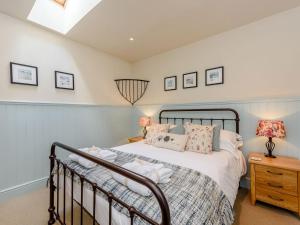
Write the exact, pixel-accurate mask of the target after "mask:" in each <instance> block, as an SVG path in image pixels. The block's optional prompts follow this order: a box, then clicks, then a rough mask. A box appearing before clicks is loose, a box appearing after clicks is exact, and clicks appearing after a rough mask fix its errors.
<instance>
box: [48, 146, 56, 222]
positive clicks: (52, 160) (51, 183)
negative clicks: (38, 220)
mask: <svg viewBox="0 0 300 225" xmlns="http://www.w3.org/2000/svg"><path fill="white" fill-rule="evenodd" d="M49 159H50V176H49V187H50V201H49V208H48V212H49V220H48V225H52V224H54V223H55V222H56V218H55V215H54V211H55V206H54V191H55V186H54V181H53V176H54V175H53V173H52V171H53V169H54V165H55V159H56V155H55V144H53V145H52V146H51V154H50V156H49Z"/></svg>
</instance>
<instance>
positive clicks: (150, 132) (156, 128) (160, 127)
mask: <svg viewBox="0 0 300 225" xmlns="http://www.w3.org/2000/svg"><path fill="white" fill-rule="evenodd" d="M174 127H176V125H172V124H168V123H167V124H159V123H154V124H151V126H148V127H147V128H146V129H147V135H146V140H145V144H150V145H151V144H152V142H153V140H152V139H153V138H155V137H156V135H157V134H159V133H168V132H169V130H170V129H173V128H174Z"/></svg>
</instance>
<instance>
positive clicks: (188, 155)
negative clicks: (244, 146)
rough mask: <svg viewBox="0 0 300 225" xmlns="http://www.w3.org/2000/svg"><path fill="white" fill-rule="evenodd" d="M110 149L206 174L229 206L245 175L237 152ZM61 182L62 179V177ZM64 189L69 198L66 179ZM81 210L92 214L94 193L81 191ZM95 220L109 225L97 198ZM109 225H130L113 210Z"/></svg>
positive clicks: (76, 188)
mask: <svg viewBox="0 0 300 225" xmlns="http://www.w3.org/2000/svg"><path fill="white" fill-rule="evenodd" d="M113 149H115V150H118V151H122V152H127V153H134V154H137V155H142V156H146V157H149V158H153V159H157V160H160V161H164V162H168V163H172V164H175V165H179V166H182V167H187V168H190V169H193V170H196V171H199V172H201V173H203V174H206V175H208V176H209V177H211V178H212V179H213V180H214V181H216V182H217V183H218V184H219V186H220V188H221V189H222V191H223V192H224V194H225V195H226V196H227V197H228V199H229V201H230V203H231V205H232V206H233V205H234V202H235V198H236V194H237V191H238V187H239V181H240V177H241V176H242V175H243V174H245V173H246V169H245V168H246V163H245V159H244V157H243V154H242V152H241V151H239V150H236V151H234V152H229V151H225V150H221V151H219V152H213V153H212V154H209V155H205V154H199V153H195V152H177V151H173V150H169V149H164V148H157V147H154V146H152V145H147V144H144V142H143V141H140V142H136V143H132V144H126V145H121V146H118V147H114V148H113ZM60 178H61V179H62V176H61V177H60ZM61 183H62V182H61ZM66 188H67V190H68V193H69V194H70V190H71V183H70V179H69V178H67V182H66ZM74 199H75V200H77V201H78V202H80V185H79V184H77V183H74ZM83 206H84V208H85V209H86V210H87V211H88V212H89V213H92V212H93V211H92V210H93V192H92V191H91V190H89V189H87V188H84V203H83ZM96 220H97V221H98V223H100V224H101V225H108V203H107V201H106V200H105V199H104V198H102V197H100V196H98V195H97V196H96ZM112 224H113V225H129V224H130V220H129V219H128V218H127V216H125V215H124V214H121V213H120V212H118V211H117V210H115V209H114V208H112Z"/></svg>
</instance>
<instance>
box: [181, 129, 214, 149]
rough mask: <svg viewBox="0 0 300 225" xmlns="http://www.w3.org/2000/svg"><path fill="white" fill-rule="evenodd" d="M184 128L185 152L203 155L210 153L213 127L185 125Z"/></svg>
mask: <svg viewBox="0 0 300 225" xmlns="http://www.w3.org/2000/svg"><path fill="white" fill-rule="evenodd" d="M184 128H185V134H186V135H187V136H188V140H187V143H186V147H185V150H187V151H192V152H199V153H204V154H209V153H211V152H212V149H213V148H212V143H213V129H214V127H213V126H203V125H199V124H191V123H186V124H185V125H184Z"/></svg>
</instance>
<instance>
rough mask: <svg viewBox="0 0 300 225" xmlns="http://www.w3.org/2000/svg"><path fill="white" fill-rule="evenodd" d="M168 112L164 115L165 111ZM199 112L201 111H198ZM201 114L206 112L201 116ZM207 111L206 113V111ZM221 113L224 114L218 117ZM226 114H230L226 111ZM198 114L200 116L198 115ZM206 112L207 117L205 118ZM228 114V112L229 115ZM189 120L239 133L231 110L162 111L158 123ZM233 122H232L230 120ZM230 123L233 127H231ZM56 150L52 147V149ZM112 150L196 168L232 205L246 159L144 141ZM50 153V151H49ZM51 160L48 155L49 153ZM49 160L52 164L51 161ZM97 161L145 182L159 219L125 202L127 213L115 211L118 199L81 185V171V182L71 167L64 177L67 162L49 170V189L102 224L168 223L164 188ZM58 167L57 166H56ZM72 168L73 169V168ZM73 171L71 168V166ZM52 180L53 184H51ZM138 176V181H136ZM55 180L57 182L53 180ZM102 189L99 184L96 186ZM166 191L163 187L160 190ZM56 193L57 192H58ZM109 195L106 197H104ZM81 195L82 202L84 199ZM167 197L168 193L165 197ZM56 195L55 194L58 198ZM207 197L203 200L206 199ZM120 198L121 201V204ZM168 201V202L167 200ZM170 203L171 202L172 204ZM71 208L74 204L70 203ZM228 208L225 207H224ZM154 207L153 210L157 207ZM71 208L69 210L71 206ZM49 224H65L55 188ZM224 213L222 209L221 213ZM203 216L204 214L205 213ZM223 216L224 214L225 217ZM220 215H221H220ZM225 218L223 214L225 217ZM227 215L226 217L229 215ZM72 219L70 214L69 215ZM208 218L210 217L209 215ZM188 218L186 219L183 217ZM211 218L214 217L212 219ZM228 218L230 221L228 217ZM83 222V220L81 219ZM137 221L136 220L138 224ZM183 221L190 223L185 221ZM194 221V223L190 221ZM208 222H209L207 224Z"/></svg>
mask: <svg viewBox="0 0 300 225" xmlns="http://www.w3.org/2000/svg"><path fill="white" fill-rule="evenodd" d="M232 112H233V115H234V117H233V118H232V115H231V114H230V113H232ZM164 113H165V114H168V115H167V116H165V114H164ZM183 113H184V114H185V115H186V114H188V113H191V114H189V116H188V117H187V116H183ZM201 113H202V114H201ZM203 113H204V114H205V115H203ZM207 113H208V114H207ZM213 113H215V114H216V115H217V116H215V117H213ZM220 113H221V114H224V115H223V116H222V117H221V115H220ZM228 113H229V114H228ZM199 114H201V116H199ZM208 115H209V117H207V116H208ZM228 115H230V116H231V117H230V116H229V117H228ZM186 120H189V121H191V122H197V121H198V123H201V124H202V123H205V122H208V123H209V124H214V123H216V122H219V123H221V124H222V126H223V128H225V126H226V124H227V123H231V125H229V126H228V127H231V129H232V127H233V130H234V131H236V132H237V133H238V132H239V117H238V114H237V112H236V111H235V110H232V109H184V110H182V109H181V110H178V109H176V110H163V111H161V113H160V116H159V122H160V123H162V122H163V121H166V122H167V123H170V122H173V123H175V124H176V123H177V122H179V123H180V122H181V123H184V121H186ZM232 122H233V123H232ZM232 124H233V126H232ZM55 146H56V145H55ZM58 146H59V147H62V148H64V149H67V150H68V151H70V150H71V152H73V153H78V152H77V151H76V150H75V149H72V148H70V147H68V146H64V145H62V144H58ZM54 149H55V148H54ZM112 150H115V151H117V152H122V153H124V154H131V155H132V154H134V155H135V156H141V157H146V158H151V159H154V160H159V161H162V162H165V163H168V164H172V165H176V166H179V167H183V168H186V169H191V170H192V171H197V172H199V173H201V174H203V175H205V176H206V177H209V178H210V179H211V180H212V181H213V182H214V183H216V184H217V186H218V188H220V190H221V192H222V193H224V196H226V199H228V202H229V205H230V207H231V208H232V207H233V205H234V202H235V198H236V194H237V191H238V187H239V181H240V178H241V176H242V175H243V174H245V172H246V171H245V168H246V166H245V159H244V157H243V154H242V152H241V151H240V150H238V149H237V150H236V151H234V152H230V151H226V150H221V151H218V152H213V153H212V154H199V153H195V152H176V151H172V150H169V149H165V148H157V147H154V146H152V145H148V144H145V143H144V141H140V142H136V143H131V144H126V145H122V146H117V147H114V148H112ZM52 153H53V152H52ZM82 156H83V157H87V158H89V156H86V155H82ZM50 159H51V156H50ZM89 159H90V160H94V159H93V158H89ZM55 160H56V162H57V163H58V164H59V163H62V162H60V161H59V160H57V159H55ZM52 163H55V161H54V162H52ZM97 163H99V164H100V163H101V164H100V165H103V166H104V167H106V168H108V169H112V170H114V171H115V172H118V173H120V174H123V175H124V176H128V177H129V178H131V179H133V180H135V181H137V182H139V183H142V184H145V185H148V187H149V188H150V189H151V190H152V192H153V193H154V195H155V197H156V200H157V201H158V204H159V207H158V208H157V209H158V210H159V209H160V217H159V219H160V222H159V221H156V220H152V219H151V218H150V216H148V215H147V214H143V213H140V212H138V211H137V210H136V209H135V208H134V207H132V206H129V205H126V208H127V209H128V212H129V213H128V214H126V213H124V212H123V211H122V210H118V207H112V206H111V204H112V203H111V202H112V200H113V201H116V202H118V200H117V199H115V197H114V198H109V197H111V196H109V193H106V196H105V195H98V194H95V190H96V189H97V188H98V187H96V184H95V183H93V182H90V181H86V182H87V183H90V186H88V185H83V181H84V177H83V176H82V174H80V175H79V180H80V181H81V182H74V180H73V179H74V174H76V170H73V172H71V176H66V171H67V170H68V165H63V172H64V176H60V177H55V176H54V174H53V173H51V175H50V176H52V177H50V189H51V185H53V187H54V186H56V187H60V186H62V187H63V189H64V196H63V198H64V199H65V195H66V194H69V195H70V196H71V198H72V199H74V200H75V201H76V202H78V203H80V205H81V208H82V209H81V211H82V210H86V211H87V212H88V213H89V214H90V215H91V216H92V217H93V221H94V224H95V223H96V222H98V223H99V224H101V225H110V224H113V225H129V224H135V223H134V221H135V220H134V217H137V216H139V217H141V218H143V219H144V221H146V222H147V223H145V224H166V225H167V224H171V221H172V218H171V215H172V208H171V213H170V209H169V205H168V202H167V199H169V198H167V199H166V198H165V196H164V194H166V193H164V192H163V191H161V190H160V188H159V187H157V185H155V186H154V187H152V185H151V184H149V183H147V181H146V180H144V179H140V178H139V177H138V176H136V177H134V176H132V174H127V173H126V171H125V172H124V171H122V168H119V167H118V166H117V165H110V164H109V163H108V164H107V163H103V162H101V161H100V162H99V161H97ZM54 168H55V167H54V164H51V171H53V170H55V169H54ZM57 168H59V167H57ZM73 169H74V168H73ZM71 171H72V169H71ZM51 179H52V184H51ZM139 179H140V180H139ZM55 181H56V182H55ZM99 190H100V191H101V187H100V189H99ZM163 190H165V189H163ZM57 193H58V192H57ZM107 196H108V198H107ZM83 197H84V201H83ZM167 197H168V196H167ZM56 198H59V196H58V194H57V197H56ZM205 200H206V199H203V201H205ZM57 202H58V201H57ZM122 203H123V202H122V200H121V204H122ZM169 204H170V202H169ZM171 206H172V204H171ZM71 207H73V205H72V206H71ZM227 207H228V206H227ZM157 209H156V210H157ZM71 210H72V209H71ZM64 211H65V204H64ZM49 213H50V218H49V224H53V221H56V220H58V221H59V222H60V223H61V224H65V221H64V219H65V212H64V215H63V218H61V217H60V215H59V210H58V207H57V210H56V212H55V207H54V190H52V191H51V190H50V207H49ZM223 213H224V212H223ZM204 216H205V215H204ZM224 216H225V215H223V217H224ZM220 217H222V215H221V216H220ZM225 217H226V216H225ZM228 217H229V216H228ZM72 218H73V215H72ZM208 219H210V218H208ZM186 221H188V220H186ZM211 221H213V220H211ZM228 221H229V220H228ZM71 224H73V221H71ZM81 224H82V219H81ZM137 224H138V223H137ZM186 224H190V223H189V222H187V223H186ZM191 224H195V223H191ZM207 224H209V222H208V223H207Z"/></svg>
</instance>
